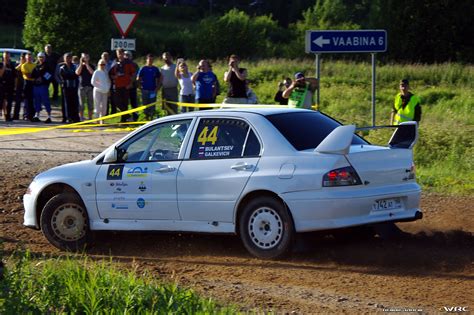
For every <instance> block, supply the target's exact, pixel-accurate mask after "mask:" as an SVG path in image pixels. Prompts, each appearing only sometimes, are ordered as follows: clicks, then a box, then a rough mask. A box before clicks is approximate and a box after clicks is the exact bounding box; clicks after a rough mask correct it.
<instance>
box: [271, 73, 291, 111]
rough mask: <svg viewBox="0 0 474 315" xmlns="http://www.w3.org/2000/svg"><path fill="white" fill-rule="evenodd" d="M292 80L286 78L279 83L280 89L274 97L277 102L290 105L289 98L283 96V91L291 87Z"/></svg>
mask: <svg viewBox="0 0 474 315" xmlns="http://www.w3.org/2000/svg"><path fill="white" fill-rule="evenodd" d="M291 83H292V81H291V79H290V78H286V79H284V80H283V81H282V82H280V83H278V91H277V92H276V94H275V97H274V98H273V99H274V100H275V102H278V103H280V105H288V98H284V97H283V91H284V90H286V89H287V88H289V87H290V85H291Z"/></svg>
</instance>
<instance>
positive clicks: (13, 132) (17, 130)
mask: <svg viewBox="0 0 474 315" xmlns="http://www.w3.org/2000/svg"><path fill="white" fill-rule="evenodd" d="M156 104H158V102H155V103H151V104H147V105H143V106H139V107H137V108H133V109H129V110H126V111H123V112H118V113H115V114H110V115H107V116H102V117H99V118H94V119H91V120H86V121H80V122H77V123H72V124H67V125H58V126H51V127H24V128H5V129H0V136H11V135H18V134H25V133H35V132H41V131H48V130H55V129H71V128H81V127H82V126H84V125H85V126H86V127H91V126H88V124H91V123H93V122H97V121H101V120H102V121H103V120H108V119H112V118H116V117H120V116H123V115H128V114H131V113H135V112H139V111H142V110H144V109H145V108H148V107H151V106H153V105H156ZM128 123H130V124H136V123H138V124H143V123H146V122H123V123H117V124H119V125H126V124H128ZM110 125H115V124H110ZM95 126H101V127H107V125H104V124H96V125H95Z"/></svg>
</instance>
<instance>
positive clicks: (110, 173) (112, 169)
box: [107, 165, 123, 180]
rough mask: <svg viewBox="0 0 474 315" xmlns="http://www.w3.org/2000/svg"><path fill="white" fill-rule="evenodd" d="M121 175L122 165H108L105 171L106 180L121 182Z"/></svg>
mask: <svg viewBox="0 0 474 315" xmlns="http://www.w3.org/2000/svg"><path fill="white" fill-rule="evenodd" d="M122 174H123V165H109V169H108V170H107V180H121V179H122Z"/></svg>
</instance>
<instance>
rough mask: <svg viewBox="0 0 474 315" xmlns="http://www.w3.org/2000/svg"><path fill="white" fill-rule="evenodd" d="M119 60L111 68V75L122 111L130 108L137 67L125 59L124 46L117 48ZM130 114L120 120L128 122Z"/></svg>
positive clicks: (115, 95)
mask: <svg viewBox="0 0 474 315" xmlns="http://www.w3.org/2000/svg"><path fill="white" fill-rule="evenodd" d="M116 54H117V60H116V62H115V65H114V66H113V67H112V69H110V77H111V79H112V80H113V84H114V87H113V88H114V91H113V94H114V97H115V105H117V107H118V109H119V110H120V111H121V112H124V111H126V110H128V100H129V98H130V93H129V90H130V89H131V88H132V84H133V82H132V78H134V77H135V75H136V74H135V68H134V67H133V65H132V64H131V63H130V62H129V61H128V60H126V59H125V51H124V50H123V49H122V48H119V49H117V50H116ZM128 117H129V115H128V114H126V115H123V116H121V118H120V122H126V121H127V119H128Z"/></svg>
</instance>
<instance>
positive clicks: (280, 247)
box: [239, 197, 295, 259]
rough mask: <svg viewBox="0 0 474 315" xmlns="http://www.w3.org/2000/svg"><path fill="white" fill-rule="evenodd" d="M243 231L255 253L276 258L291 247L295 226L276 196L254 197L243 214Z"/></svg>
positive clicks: (260, 256)
mask: <svg viewBox="0 0 474 315" xmlns="http://www.w3.org/2000/svg"><path fill="white" fill-rule="evenodd" d="M239 232H240V237H241V239H242V242H243V243H244V246H245V248H246V249H247V250H248V251H249V252H250V253H251V254H252V255H254V256H256V257H259V258H265V259H273V258H279V257H282V256H284V255H285V254H287V253H288V252H289V250H290V249H291V245H292V242H293V239H294V234H295V229H294V226H293V220H292V219H291V216H290V214H289V213H288V211H287V209H286V207H285V206H284V205H283V203H282V202H281V201H279V200H276V199H275V198H272V197H259V198H256V199H254V200H251V201H250V202H249V203H248V204H247V205H246V206H245V208H244V209H243V211H242V215H241V217H240V225H239Z"/></svg>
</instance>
